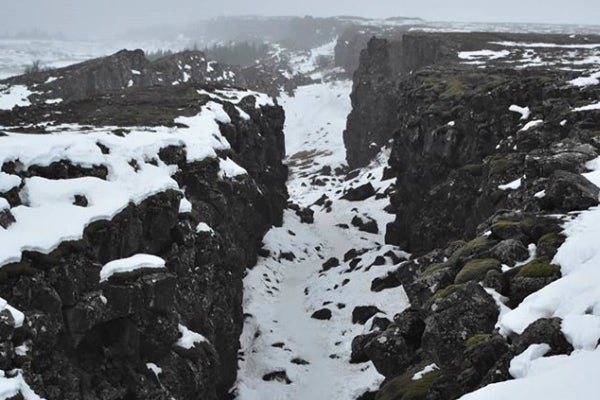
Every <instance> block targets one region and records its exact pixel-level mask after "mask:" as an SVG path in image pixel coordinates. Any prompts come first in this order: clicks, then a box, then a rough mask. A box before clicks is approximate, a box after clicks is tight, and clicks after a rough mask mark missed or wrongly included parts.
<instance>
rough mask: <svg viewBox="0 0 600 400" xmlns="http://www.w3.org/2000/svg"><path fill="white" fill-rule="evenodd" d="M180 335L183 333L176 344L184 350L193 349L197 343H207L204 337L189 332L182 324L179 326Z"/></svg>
mask: <svg viewBox="0 0 600 400" xmlns="http://www.w3.org/2000/svg"><path fill="white" fill-rule="evenodd" d="M179 333H181V337H180V338H179V340H178V341H177V343H176V344H177V346H179V347H182V348H184V349H191V348H192V347H194V346H195V345H196V344H197V343H203V342H207V340H206V338H205V337H204V336H202V335H201V334H199V333H196V332H194V331H191V330H189V329H188V328H187V327H186V326H184V325H181V324H179Z"/></svg>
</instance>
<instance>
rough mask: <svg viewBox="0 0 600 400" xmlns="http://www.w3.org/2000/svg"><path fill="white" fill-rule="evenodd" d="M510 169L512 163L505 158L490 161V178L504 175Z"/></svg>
mask: <svg viewBox="0 0 600 400" xmlns="http://www.w3.org/2000/svg"><path fill="white" fill-rule="evenodd" d="M511 167H512V162H511V161H510V160H507V159H506V158H498V159H496V160H492V161H490V173H489V174H490V176H494V175H504V174H505V173H506V172H507V171H508V170H509V169H510V168H511Z"/></svg>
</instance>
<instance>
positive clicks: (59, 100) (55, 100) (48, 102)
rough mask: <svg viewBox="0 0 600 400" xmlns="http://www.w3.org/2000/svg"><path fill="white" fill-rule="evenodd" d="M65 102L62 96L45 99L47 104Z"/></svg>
mask: <svg viewBox="0 0 600 400" xmlns="http://www.w3.org/2000/svg"><path fill="white" fill-rule="evenodd" d="M62 102H63V99H61V98H57V99H48V100H46V101H45V103H46V104H60V103H62Z"/></svg>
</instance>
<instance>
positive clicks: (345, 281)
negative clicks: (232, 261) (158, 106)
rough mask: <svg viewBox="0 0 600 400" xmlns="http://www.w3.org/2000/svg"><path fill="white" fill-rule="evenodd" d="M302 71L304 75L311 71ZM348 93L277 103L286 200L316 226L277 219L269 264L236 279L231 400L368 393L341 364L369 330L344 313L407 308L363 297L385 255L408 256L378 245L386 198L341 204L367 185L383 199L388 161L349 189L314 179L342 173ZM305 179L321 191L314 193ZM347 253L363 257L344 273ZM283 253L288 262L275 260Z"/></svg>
mask: <svg viewBox="0 0 600 400" xmlns="http://www.w3.org/2000/svg"><path fill="white" fill-rule="evenodd" d="M317 53H318V52H317ZM314 59H315V58H314V57H311V58H309V60H310V61H309V62H311V63H312V62H314ZM303 68H304V70H306V71H311V68H310V66H304V67H303ZM351 88H352V83H351V82H350V81H336V82H330V83H320V84H313V85H310V86H304V87H301V88H299V89H298V90H297V91H296V94H295V96H294V97H290V96H287V95H284V96H283V97H282V98H281V99H280V100H279V103H280V104H281V105H282V106H283V107H284V108H285V111H286V117H287V119H286V126H285V133H286V148H287V152H288V164H289V165H290V180H289V182H288V190H289V192H290V200H292V201H293V202H295V203H297V204H299V205H300V206H302V207H309V206H311V205H312V207H311V208H312V210H314V211H315V215H314V219H315V222H314V224H303V223H301V222H300V218H299V217H298V216H296V215H295V214H294V212H293V211H286V214H285V218H284V224H283V226H282V227H280V228H274V229H273V230H271V231H270V232H269V233H268V234H267V236H266V237H265V239H264V242H265V248H267V249H268V250H269V251H270V256H269V257H266V258H262V259H260V260H259V263H258V265H257V266H256V267H254V268H253V269H252V270H250V271H249V272H248V275H247V277H246V278H245V282H244V284H245V298H244V311H245V313H246V314H248V317H247V319H246V324H245V327H244V332H243V335H242V338H241V343H242V355H241V361H240V369H239V378H238V382H237V385H236V387H235V392H236V393H237V399H239V400H259V399H260V400H276V399H277V400H280V399H281V400H283V399H289V400H297V399H332V400H335V399H339V400H350V399H354V398H357V397H358V396H360V395H361V394H363V393H364V392H366V391H368V390H376V389H377V388H378V386H379V384H381V382H382V381H383V376H381V375H380V374H379V373H378V372H377V371H376V370H375V368H374V367H373V365H372V364H371V363H363V364H350V363H349V360H350V353H351V342H352V339H353V338H354V337H355V336H356V335H358V334H361V333H365V331H366V330H367V329H370V328H371V325H372V321H368V322H367V323H366V324H365V325H361V324H353V323H352V311H353V310H354V308H355V307H356V306H376V307H377V308H379V310H381V313H379V314H377V316H385V317H387V318H391V317H393V315H394V313H396V312H399V311H401V310H402V309H404V308H405V307H407V306H408V299H407V298H406V295H405V293H404V291H403V289H402V288H395V289H388V290H384V291H381V292H378V293H375V292H372V291H371V282H372V281H373V279H375V278H378V277H385V276H386V275H387V273H388V272H390V271H392V270H394V269H395V268H397V266H394V265H393V262H392V260H391V259H390V258H389V257H385V256H384V255H385V254H386V253H387V252H389V251H393V252H394V254H396V256H398V257H403V256H404V257H405V256H407V255H406V254H404V253H402V252H401V251H399V249H397V248H394V247H392V246H385V245H382V244H383V243H384V238H383V236H384V232H385V225H386V224H387V223H388V222H391V220H392V219H393V216H392V215H390V214H387V213H385V212H384V211H383V208H384V207H385V206H386V205H387V204H388V200H387V199H386V198H385V197H384V198H382V199H376V198H374V197H371V198H370V199H367V200H365V201H361V202H349V201H346V200H341V199H340V197H341V196H342V194H343V192H344V191H345V190H346V189H347V188H349V187H357V186H360V185H362V184H365V183H367V182H371V183H372V185H373V186H374V187H375V189H376V191H377V192H378V193H381V192H383V191H384V190H385V189H386V188H387V187H388V186H389V185H390V184H391V182H392V181H390V180H388V181H385V182H382V181H381V177H382V174H383V168H384V165H386V163H387V154H385V153H383V154H382V155H381V157H380V158H379V159H378V160H376V161H374V163H373V164H372V165H371V166H369V167H368V168H365V169H364V170H362V171H361V172H360V173H359V174H358V176H357V177H355V178H354V179H351V180H348V181H345V180H344V178H345V176H344V175H341V176H335V173H333V174H331V176H328V175H327V174H320V173H319V171H321V170H322V168H323V167H325V166H329V167H331V168H332V169H333V170H335V169H336V168H337V167H341V166H343V165H345V148H344V144H343V140H342V133H343V130H344V128H345V125H346V117H347V115H348V113H349V112H350V107H351V106H350V98H349V95H350V92H351ZM314 179H319V180H320V182H319V183H318V184H314ZM323 195H326V196H327V197H328V198H329V199H331V200H332V205H331V210H330V211H329V210H328V209H327V207H326V206H318V205H313V204H314V203H315V201H317V200H318V199H319V198H321V197H322V196H323ZM356 215H360V216H363V217H365V218H366V217H370V218H373V219H375V220H376V221H377V224H378V227H379V233H377V234H371V233H365V232H360V231H358V229H357V228H355V227H353V226H352V225H351V223H350V221H351V220H352V218H353V217H354V216H356ZM344 224H345V225H344ZM340 225H342V226H340ZM351 249H357V250H361V249H369V250H370V251H369V252H368V253H367V254H365V255H364V256H363V259H362V260H361V262H360V263H359V264H358V265H355V266H354V267H353V266H352V265H351V264H350V263H349V262H344V261H343V258H344V254H345V253H346V252H347V251H349V250H351ZM285 253H292V254H294V256H295V259H294V260H287V259H286V258H283V257H281V256H282V254H283V255H285ZM377 256H383V257H384V258H385V263H384V265H373V264H374V262H375V259H376V258H377ZM331 257H336V258H337V259H339V260H340V265H339V266H337V267H334V268H332V269H330V270H328V271H323V268H322V264H323V262H324V261H326V260H327V259H329V258H331ZM348 261H350V260H348ZM322 308H327V309H328V310H330V311H331V319H329V320H318V319H313V318H311V315H312V314H313V313H314V312H315V311H317V310H320V309H322ZM276 373H278V374H276ZM269 375H271V376H270V377H269Z"/></svg>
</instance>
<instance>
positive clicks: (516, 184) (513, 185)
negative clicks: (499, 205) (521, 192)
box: [498, 178, 523, 190]
mask: <svg viewBox="0 0 600 400" xmlns="http://www.w3.org/2000/svg"><path fill="white" fill-rule="evenodd" d="M522 181H523V178H519V179H517V180H514V181H512V182H510V183H507V184H506V185H500V186H498V189H500V190H517V189H518V188H520V187H521V182H522Z"/></svg>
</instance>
